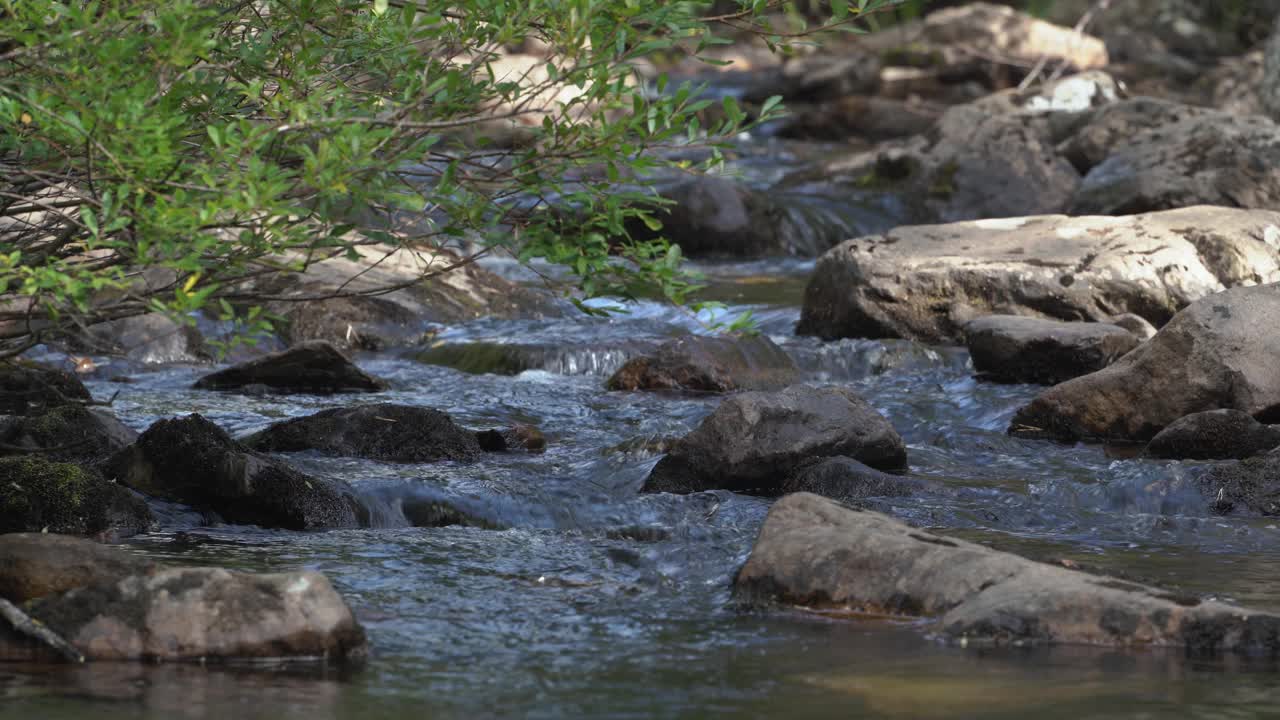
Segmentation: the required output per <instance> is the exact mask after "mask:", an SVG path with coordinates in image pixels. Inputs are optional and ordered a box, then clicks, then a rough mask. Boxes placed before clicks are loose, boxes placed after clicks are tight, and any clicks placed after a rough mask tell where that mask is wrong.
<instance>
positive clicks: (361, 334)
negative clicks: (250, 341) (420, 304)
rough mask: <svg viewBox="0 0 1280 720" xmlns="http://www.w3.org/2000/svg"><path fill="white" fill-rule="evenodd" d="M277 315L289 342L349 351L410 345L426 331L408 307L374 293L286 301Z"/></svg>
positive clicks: (283, 337) (283, 334) (283, 333)
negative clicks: (329, 345) (279, 315)
mask: <svg viewBox="0 0 1280 720" xmlns="http://www.w3.org/2000/svg"><path fill="white" fill-rule="evenodd" d="M281 317H283V318H284V320H285V323H284V325H283V327H282V328H281V337H282V339H283V340H284V341H285V342H286V343H288V344H289V345H298V344H300V343H306V342H311V341H323V342H327V343H330V344H331V345H333V346H335V347H339V348H348V349H351V350H386V349H387V348H392V347H398V346H403V345H411V344H413V343H415V342H417V341H418V340H419V339H421V338H422V337H423V336H424V335H425V334H426V333H427V326H426V324H425V323H423V322H422V320H421V319H420V318H419V317H418V316H417V315H415V314H414V313H413V311H412V310H410V309H409V308H407V307H405V306H404V305H401V304H399V303H396V302H395V301H393V300H388V299H386V298H384V297H377V296H372V297H370V296H363V295H358V296H355V297H339V298H330V299H328V300H311V301H306V302H294V303H289V304H287V306H285V308H284V309H283V311H282V313H281Z"/></svg>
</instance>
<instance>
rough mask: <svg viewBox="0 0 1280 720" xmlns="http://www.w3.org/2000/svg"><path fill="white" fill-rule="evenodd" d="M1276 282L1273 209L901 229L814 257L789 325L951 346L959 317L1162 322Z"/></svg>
mask: <svg viewBox="0 0 1280 720" xmlns="http://www.w3.org/2000/svg"><path fill="white" fill-rule="evenodd" d="M1276 280H1280V213H1276V212H1271V211H1266V210H1237V209H1231V208H1211V207H1191V208H1183V209H1180V210H1169V211H1165V212H1159V213H1148V214H1145V215H1135V216H1130V217H1102V216H1092V217H1074V218H1073V217H1064V216H1061V215H1047V216H1040V217H1027V218H1010V219H999V220H978V221H973V222H961V223H951V224H948V225H931V226H917V227H903V228H898V229H896V230H893V231H892V232H888V233H885V234H883V235H872V236H867V237H861V238H856V239H853V240H849V241H848V242H845V243H843V244H841V245H840V246H838V247H836V248H833V249H832V250H830V251H829V252H827V253H826V254H824V255H823V256H822V257H821V258H820V259H819V260H818V264H817V266H816V267H815V269H814V272H813V276H812V278H811V279H810V280H809V285H808V287H806V288H805V296H804V306H803V308H802V311H801V315H800V324H799V326H798V327H797V329H796V332H797V333H799V334H801V335H817V336H819V337H821V338H824V339H828V340H830V339H835V338H842V337H869V338H894V337H901V338H911V339H918V340H923V341H925V342H931V343H954V342H956V341H958V340H959V339H960V337H961V329H962V327H963V325H964V323H966V322H968V321H969V320H972V319H974V318H975V317H979V316H982V315H990V314H994V313H1001V314H1014V315H1027V316H1032V317H1044V318H1053V319H1058V320H1072V321H1076V320H1090V321H1102V320H1105V319H1106V318H1108V317H1110V316H1112V315H1114V314H1116V313H1121V312H1132V313H1136V314H1138V315H1140V316H1142V317H1144V318H1146V319H1147V320H1149V321H1151V322H1153V323H1155V324H1156V325H1162V324H1164V323H1165V322H1166V321H1168V320H1169V318H1170V317H1172V316H1173V314H1174V313H1175V312H1177V311H1178V309H1180V308H1182V307H1183V306H1185V305H1187V304H1188V303H1190V302H1192V301H1194V300H1197V299H1199V298H1202V297H1204V296H1206V295H1210V294H1213V293H1215V292H1219V291H1221V290H1223V289H1225V288H1227V287H1232V286H1236V285H1246V284H1254V283H1264V282H1273V281H1276ZM1197 409H1204V408H1197ZM1188 412H1192V411H1188ZM1182 414H1186V413H1182ZM1182 414H1180V415H1179V416H1178V417H1181V415H1182ZM1174 419H1176V418H1171V419H1170V421H1172V420H1174Z"/></svg>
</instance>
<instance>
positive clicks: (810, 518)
mask: <svg viewBox="0 0 1280 720" xmlns="http://www.w3.org/2000/svg"><path fill="white" fill-rule="evenodd" d="M734 589H735V592H736V594H737V595H738V596H739V597H740V598H742V599H744V600H747V601H750V602H755V603H768V602H773V601H781V602H784V603H788V604H799V605H808V606H814V607H821V608H839V609H842V610H852V611H856V612H861V613H870V614H875V615H900V616H911V617H921V618H929V619H932V620H933V622H932V623H931V624H930V627H931V628H932V629H934V630H935V631H937V632H940V633H942V634H945V635H947V636H950V637H953V638H963V639H966V640H971V641H982V642H995V643H999V644H1027V643H1068V644H1087V645H1109V646H1120V647H1131V646H1152V645H1154V646H1174V647H1185V648H1188V649H1190V650H1196V651H1211V652H1223V651H1227V652H1231V651H1235V652H1240V653H1247V654H1256V653H1262V654H1266V655H1269V656H1274V655H1276V654H1280V616H1276V615H1270V614H1267V613H1261V612H1255V611H1250V610H1245V609H1243V608H1239V607H1235V606H1232V605H1227V604H1225V603H1221V602H1216V601H1202V600H1199V599H1197V598H1190V597H1184V596H1179V595H1175V594H1172V593H1168V592H1163V591H1161V590H1158V589H1156V588H1152V587H1148V586H1145V585H1139V584H1137V583H1132V582H1127V581H1123V580H1117V579H1113V578H1107V577H1101V576H1097V575H1088V574H1085V573H1082V572H1076V571H1073V570H1068V569H1066V568H1062V567H1058V566H1054V565H1047V564H1042V563H1037V562H1033V561H1031V560H1027V559H1025V558H1022V557H1018V556H1016V555H1012V554H1009V553H1004V552H999V551H996V550H992V549H991V548H987V547H983V546H981V545H976V544H974V543H970V542H966V541H964V540H958V539H954V538H949V537H942V536H940V535H935V534H933V533H930V532H926V531H924V530H919V529H917V528H913V527H911V526H909V525H906V524H904V523H902V522H899V521H897V520H894V519H892V518H890V517H888V516H885V515H881V514H878V513H874V512H870V511H866V510H855V509H851V508H848V507H845V506H843V505H840V504H838V503H836V502H834V501H831V500H827V499H824V498H820V497H818V496H816V495H810V494H807V493H800V494H796V495H789V496H787V497H785V498H783V499H782V500H779V501H778V502H776V503H774V505H773V507H772V508H771V509H770V510H769V515H768V517H767V518H766V519H765V523H764V527H763V528H761V530H760V536H759V538H758V539H757V540H756V544H755V547H754V548H752V550H751V556H750V557H749V558H748V559H747V562H746V564H745V565H744V566H743V567H742V569H741V570H740V571H739V572H738V575H737V578H736V579H735V581H734Z"/></svg>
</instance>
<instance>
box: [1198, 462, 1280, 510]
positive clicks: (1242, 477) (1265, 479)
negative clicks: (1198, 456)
mask: <svg viewBox="0 0 1280 720" xmlns="http://www.w3.org/2000/svg"><path fill="white" fill-rule="evenodd" d="M1199 482H1200V490H1201V492H1203V493H1204V496H1205V497H1206V498H1207V499H1208V500H1209V502H1210V505H1211V507H1212V508H1213V510H1214V512H1217V513H1220V514H1223V515H1226V514H1228V513H1233V512H1243V513H1253V514H1256V515H1266V516H1268V517H1274V516H1280V452H1277V451H1275V450H1273V451H1271V452H1269V453H1267V454H1266V455H1260V456H1257V457H1251V458H1245V459H1244V460H1236V461H1234V462H1227V463H1220V464H1217V465H1214V466H1213V467H1211V468H1209V469H1208V470H1207V471H1206V472H1205V473H1204V474H1202V475H1201V476H1200V477H1199Z"/></svg>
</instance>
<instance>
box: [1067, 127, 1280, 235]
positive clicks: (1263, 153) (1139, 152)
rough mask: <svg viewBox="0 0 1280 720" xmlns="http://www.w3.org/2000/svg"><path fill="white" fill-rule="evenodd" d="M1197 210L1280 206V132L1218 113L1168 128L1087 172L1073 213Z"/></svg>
mask: <svg viewBox="0 0 1280 720" xmlns="http://www.w3.org/2000/svg"><path fill="white" fill-rule="evenodd" d="M1191 205H1217V206H1224V207H1239V208H1267V209H1270V208H1276V207H1280V126H1277V125H1276V124H1275V123H1274V122H1272V121H1271V120H1269V119H1267V118H1265V117H1261V116H1257V115H1254V116H1238V115H1233V114H1229V113H1219V112H1213V113H1208V114H1205V115H1200V116H1196V117H1192V118H1190V119H1187V120H1184V121H1182V122H1179V123H1175V124H1173V125H1165V126H1160V127H1158V128H1156V129H1155V130H1151V131H1148V132H1146V133H1143V134H1141V135H1138V136H1136V137H1130V138H1127V139H1126V141H1125V143H1124V144H1123V145H1122V146H1120V147H1118V148H1117V149H1115V150H1114V151H1112V153H1111V154H1110V155H1108V156H1107V159H1106V160H1103V161H1102V162H1101V163H1100V164H1098V165H1097V166H1095V167H1094V168H1092V169H1091V170H1089V172H1088V174H1087V175H1085V177H1084V180H1083V181H1082V182H1081V183H1080V187H1079V188H1078V189H1077V190H1076V193H1075V196H1074V197H1073V198H1072V200H1071V203H1070V206H1069V212H1070V213H1071V214H1073V215H1131V214H1135V213H1145V212H1153V211H1156V210H1170V209H1175V208H1181V207H1187V206H1191Z"/></svg>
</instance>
